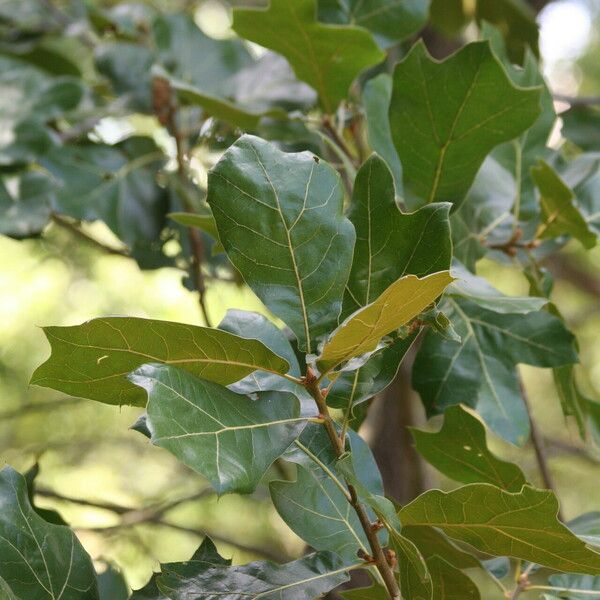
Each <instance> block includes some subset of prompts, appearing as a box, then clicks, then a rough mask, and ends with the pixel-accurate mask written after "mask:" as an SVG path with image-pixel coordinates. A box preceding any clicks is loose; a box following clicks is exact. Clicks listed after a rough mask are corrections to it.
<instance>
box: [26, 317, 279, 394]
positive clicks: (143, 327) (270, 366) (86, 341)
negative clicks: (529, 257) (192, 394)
mask: <svg viewBox="0 0 600 600" xmlns="http://www.w3.org/2000/svg"><path fill="white" fill-rule="evenodd" d="M44 331H45V333H46V336H47V337H48V340H49V342H50V345H51V347H52V354H51V356H50V358H49V359H48V360H47V361H46V362H45V363H44V364H43V365H41V366H40V367H38V368H37V370H36V371H35V373H34V374H33V376H32V378H31V382H32V383H34V384H36V385H41V386H44V387H50V388H53V389H56V390H59V391H62V392H65V393H67V394H71V395H73V396H81V397H83V398H90V399H92V400H99V401H100V402H106V403H107V404H135V405H137V406H144V405H145V404H146V395H145V394H144V392H143V391H142V390H140V389H139V388H138V387H137V386H134V385H133V384H131V383H130V382H129V381H127V379H126V378H125V376H126V375H127V374H128V373H130V372H131V371H133V370H135V369H137V368H138V367H139V366H141V365H143V364H144V363H148V362H164V363H167V364H173V365H177V366H178V367H179V368H182V369H186V370H188V371H190V372H191V373H193V374H194V375H197V376H199V377H202V378H203V379H208V380H210V381H216V382H217V383H221V384H223V385H227V384H230V383H233V382H235V381H238V380H239V379H242V378H243V377H245V376H246V375H248V374H250V373H252V372H253V371H255V370H256V369H266V370H267V371H269V372H271V373H279V374H284V373H286V372H287V370H288V368H289V364H288V362H287V361H286V360H285V359H283V358H281V357H280V356H277V355H276V354H275V353H274V352H272V351H271V350H269V349H268V348H267V347H265V346H264V345H263V344H262V343H261V342H259V341H257V340H247V339H244V338H241V337H239V336H237V335H233V334H230V333H227V332H225V331H219V330H216V329H209V328H206V327H196V326H193V325H185V324H183V323H172V322H169V321H155V320H151V319H138V318H134V317H106V318H102V319H93V320H92V321H88V322H86V323H83V324H82V325H75V326H72V327H46V328H45V329H44Z"/></svg>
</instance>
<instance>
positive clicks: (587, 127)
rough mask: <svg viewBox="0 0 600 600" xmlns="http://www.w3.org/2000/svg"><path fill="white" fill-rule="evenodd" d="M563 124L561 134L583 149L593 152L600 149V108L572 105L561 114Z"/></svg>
mask: <svg viewBox="0 0 600 600" xmlns="http://www.w3.org/2000/svg"><path fill="white" fill-rule="evenodd" d="M560 118H561V119H562V122H563V126H562V129H561V134H562V135H563V137H565V138H567V139H568V140H569V141H571V142H573V143H574V144H575V145H577V146H579V147H580V148H581V149H582V150H585V151H589V152H593V151H595V150H598V149H600V143H599V142H598V131H600V110H598V108H597V107H594V106H585V105H583V106H571V108H570V109H569V110H567V111H565V112H563V113H561V114H560Z"/></svg>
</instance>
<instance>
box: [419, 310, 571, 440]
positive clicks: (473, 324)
mask: <svg viewBox="0 0 600 600" xmlns="http://www.w3.org/2000/svg"><path fill="white" fill-rule="evenodd" d="M446 306H447V309H445V312H446V314H448V315H449V316H450V318H451V320H452V322H453V325H454V327H455V329H456V331H457V333H458V334H459V335H460V336H461V340H462V341H461V342H460V343H459V342H455V341H452V340H446V339H443V338H441V337H440V336H436V335H435V334H434V333H433V332H428V333H427V335H426V336H425V339H424V342H423V345H422V346H421V349H420V351H419V353H418V354H417V358H416V361H415V365H414V370H413V385H414V387H415V389H416V390H417V391H418V392H419V394H420V395H421V399H422V400H423V403H424V404H425V408H426V410H427V413H428V414H429V415H433V414H439V413H441V412H443V411H444V410H445V408H447V407H448V406H451V405H453V404H460V403H463V404H466V405H468V406H470V407H472V408H475V407H477V410H478V412H479V413H480V415H481V416H482V417H483V419H484V421H485V422H486V423H487V425H488V426H489V427H490V429H492V431H494V432H495V433H497V434H498V435H500V436H502V437H504V438H505V439H506V440H508V441H510V442H512V443H514V444H522V443H524V442H525V440H526V439H527V435H528V433H529V427H528V418H527V413H526V411H525V407H524V405H523V401H522V398H521V394H520V389H519V384H518V381H517V378H516V374H515V365H516V364H518V363H525V364H530V365H533V366H536V367H558V366H562V365H566V364H571V363H574V362H577V360H578V358H577V352H576V350H575V347H574V337H573V335H572V334H571V333H570V332H569V331H568V330H567V329H566V328H565V327H564V325H563V323H562V322H561V320H560V319H558V318H557V317H555V316H552V315H550V314H549V313H547V312H545V311H538V312H531V313H528V314H527V316H524V315H522V314H500V313H497V312H493V311H489V310H486V309H484V308H481V307H479V306H478V305H476V304H475V303H473V302H470V301H466V300H462V299H450V300H449V302H448V304H447V305H446ZM473 365H478V368H477V369H474V368H473Z"/></svg>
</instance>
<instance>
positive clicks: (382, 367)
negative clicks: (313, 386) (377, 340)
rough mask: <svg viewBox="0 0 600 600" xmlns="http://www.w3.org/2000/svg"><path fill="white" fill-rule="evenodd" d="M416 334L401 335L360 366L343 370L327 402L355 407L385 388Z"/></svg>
mask: <svg viewBox="0 0 600 600" xmlns="http://www.w3.org/2000/svg"><path fill="white" fill-rule="evenodd" d="M416 335H417V334H416V333H414V334H413V335H410V336H408V337H406V338H400V337H398V338H397V339H395V340H393V341H392V342H391V343H390V344H388V345H386V346H384V347H383V348H381V350H377V351H376V352H374V353H373V354H372V355H371V356H370V357H369V359H368V360H367V361H366V362H365V364H364V365H363V366H362V367H360V368H359V369H356V370H354V371H344V372H342V373H341V374H340V375H339V377H337V379H336V380H335V381H334V383H333V386H332V387H331V389H330V390H329V393H328V394H327V404H329V406H333V407H335V408H346V407H347V406H348V405H351V406H352V407H356V406H357V405H358V404H361V403H362V402H365V401H367V400H369V399H370V398H372V397H373V396H375V395H376V394H378V393H379V392H382V391H383V390H384V389H385V388H387V386H388V385H390V383H392V381H393V380H394V378H395V377H396V373H397V372H398V369H399V368H400V364H401V363H402V359H403V358H404V356H405V355H406V353H407V352H408V351H409V350H410V348H411V346H412V345H413V343H414V341H415V338H416ZM352 412H353V410H352Z"/></svg>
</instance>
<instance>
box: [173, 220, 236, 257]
mask: <svg viewBox="0 0 600 600" xmlns="http://www.w3.org/2000/svg"><path fill="white" fill-rule="evenodd" d="M169 218H170V219H173V221H175V223H179V224H180V225H183V226H185V227H196V228H197V229H200V230H201V231H204V232H206V233H208V235H210V236H211V237H212V238H213V239H214V240H215V245H214V246H213V250H212V252H213V254H218V253H219V252H224V251H225V249H224V248H223V244H221V242H220V241H219V233H218V231H217V224H216V223H215V218H214V217H213V216H212V215H209V214H206V215H202V214H198V213H186V212H180V213H170V214H169Z"/></svg>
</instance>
